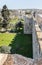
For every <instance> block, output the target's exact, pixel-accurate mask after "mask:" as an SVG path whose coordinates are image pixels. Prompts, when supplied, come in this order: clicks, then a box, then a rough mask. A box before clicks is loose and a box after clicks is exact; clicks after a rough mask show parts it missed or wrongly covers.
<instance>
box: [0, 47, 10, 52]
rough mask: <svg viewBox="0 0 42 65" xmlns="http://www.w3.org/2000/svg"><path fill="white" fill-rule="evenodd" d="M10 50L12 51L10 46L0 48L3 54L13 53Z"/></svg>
mask: <svg viewBox="0 0 42 65" xmlns="http://www.w3.org/2000/svg"><path fill="white" fill-rule="evenodd" d="M10 49H11V47H9V46H1V47H0V52H1V53H11V52H10Z"/></svg>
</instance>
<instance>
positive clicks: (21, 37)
mask: <svg viewBox="0 0 42 65" xmlns="http://www.w3.org/2000/svg"><path fill="white" fill-rule="evenodd" d="M9 46H10V47H11V50H10V51H11V54H14V53H17V54H21V55H23V56H26V57H30V58H32V35H31V34H30V35H29V34H28V35H27V34H17V35H16V37H15V38H14V39H13V40H12V42H11V44H10V45H9Z"/></svg>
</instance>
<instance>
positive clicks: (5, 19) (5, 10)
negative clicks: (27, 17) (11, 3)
mask: <svg viewBox="0 0 42 65" xmlns="http://www.w3.org/2000/svg"><path fill="white" fill-rule="evenodd" d="M1 14H2V17H3V27H4V28H6V27H7V25H8V20H9V10H8V8H7V6H6V5H4V6H3V8H2V11H1Z"/></svg>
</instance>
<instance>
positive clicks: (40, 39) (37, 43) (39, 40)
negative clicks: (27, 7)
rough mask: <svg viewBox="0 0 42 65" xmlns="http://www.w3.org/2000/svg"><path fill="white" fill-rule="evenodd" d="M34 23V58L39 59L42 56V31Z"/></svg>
mask: <svg viewBox="0 0 42 65" xmlns="http://www.w3.org/2000/svg"><path fill="white" fill-rule="evenodd" d="M34 22H35V21H34ZM34 22H33V33H32V36H33V58H34V59H36V58H39V57H40V56H41V54H42V31H41V29H40V28H39V26H38V24H35V23H34Z"/></svg>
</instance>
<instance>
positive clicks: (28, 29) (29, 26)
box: [24, 16, 33, 34]
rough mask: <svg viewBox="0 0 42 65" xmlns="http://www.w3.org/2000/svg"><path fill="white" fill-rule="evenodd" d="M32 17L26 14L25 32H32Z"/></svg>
mask: <svg viewBox="0 0 42 65" xmlns="http://www.w3.org/2000/svg"><path fill="white" fill-rule="evenodd" d="M32 22H33V19H32V18H28V17H27V16H24V34H32Z"/></svg>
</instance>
